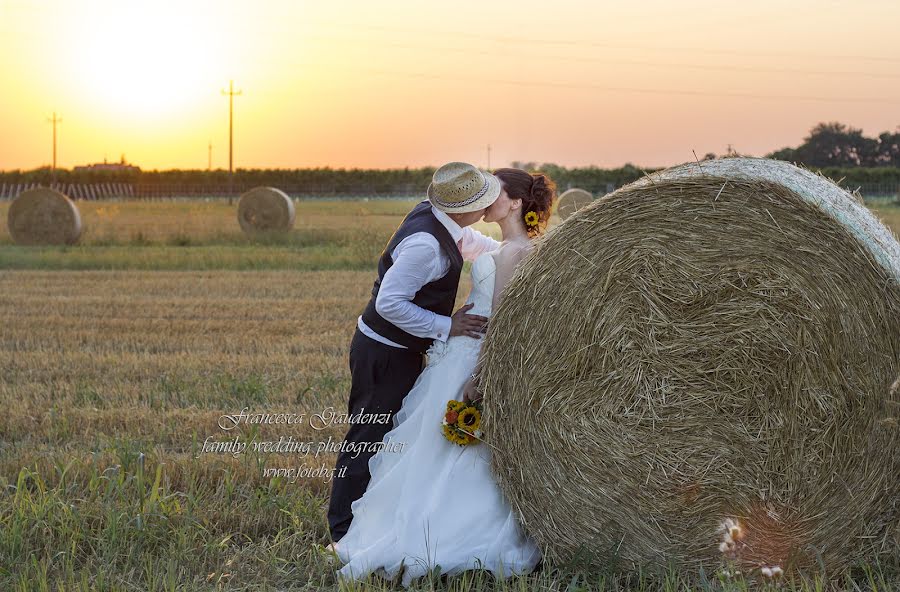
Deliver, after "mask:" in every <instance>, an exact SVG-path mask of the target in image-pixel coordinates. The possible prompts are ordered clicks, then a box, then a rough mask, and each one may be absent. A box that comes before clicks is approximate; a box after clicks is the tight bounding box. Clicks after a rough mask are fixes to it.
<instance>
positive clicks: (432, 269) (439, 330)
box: [375, 233, 451, 341]
mask: <svg viewBox="0 0 900 592" xmlns="http://www.w3.org/2000/svg"><path fill="white" fill-rule="evenodd" d="M440 255H441V253H440V246H439V245H438V242H437V240H436V239H435V238H434V237H433V236H431V235H430V234H427V233H415V234H412V235H410V236H408V237H406V238H404V239H403V240H402V241H400V243H399V244H398V245H397V246H396V247H395V248H394V257H393V259H394V262H393V264H392V265H391V267H390V268H389V269H388V270H387V271H386V272H385V273H384V277H382V278H381V286H380V287H379V289H378V296H377V297H376V298H375V310H376V311H377V312H378V314H379V315H381V316H382V317H383V318H384V319H385V320H386V321H388V322H390V323H391V324H393V325H395V326H396V327H398V328H400V329H403V330H404V331H406V332H407V333H409V334H410V335H415V336H416V337H424V338H430V339H437V340H440V341H445V340H446V339H447V337H449V334H450V324H451V318H450V317H448V316H444V315H439V314H437V313H435V312H433V311H430V310H427V309H424V308H422V307H421V306H418V305H416V304H413V302H412V299H413V298H415V296H416V293H417V292H418V291H419V290H420V289H421V288H422V286H424V285H425V284H427V283H429V282H433V281H434V280H436V279H438V278H439V277H441V271H443V270H442V269H441V264H440Z"/></svg>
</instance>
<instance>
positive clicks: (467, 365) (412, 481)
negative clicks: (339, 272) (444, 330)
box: [335, 253, 540, 586]
mask: <svg viewBox="0 0 900 592" xmlns="http://www.w3.org/2000/svg"><path fill="white" fill-rule="evenodd" d="M495 271H496V264H495V261H494V257H493V256H492V255H491V254H490V253H482V254H481V255H480V256H478V257H477V258H476V259H475V261H474V262H473V263H472V290H471V292H470V293H469V298H468V299H467V301H466V302H467V303H469V302H473V303H474V304H475V306H474V307H472V309H471V310H469V311H468V314H478V315H484V316H489V315H490V312H491V300H492V298H493V293H494V274H495ZM481 339H483V338H480V339H476V338H473V337H467V336H462V335H460V336H455V337H450V338H449V339H447V341H446V342H441V341H437V340H435V342H434V344H433V345H432V346H431V348H429V350H428V364H427V365H426V366H425V368H424V369H423V370H422V373H421V374H420V375H419V377H418V379H417V380H416V382H415V384H414V386H413V388H412V390H410V392H409V394H407V395H406V397H405V398H404V400H403V404H402V406H401V408H400V411H399V412H397V413H396V414H395V415H394V424H393V426H394V427H393V429H392V430H391V431H389V432H388V433H387V434H386V435H385V437H384V441H385V442H387V441H388V440H390V441H391V442H394V443H400V442H402V443H404V445H403V448H402V451H400V452H395V451H391V449H390V448H388V447H385V448H383V449H381V450H380V451H379V452H377V453H376V454H375V455H374V456H373V457H372V458H371V459H370V460H369V472H370V473H371V480H370V481H369V485H368V488H367V489H366V492H365V494H364V495H363V496H362V497H361V498H359V499H358V500H356V501H354V502H353V504H352V505H351V510H352V511H353V521H352V522H351V524H350V529H349V530H348V531H347V533H346V534H345V535H344V536H343V537H342V538H341V539H340V541H339V542H338V550H337V554H338V557H339V558H340V560H341V562H342V563H343V567H341V568H340V569H339V570H337V572H336V574H335V575H336V576H337V577H338V578H343V579H349V580H359V579H364V578H365V577H366V576H367V575H368V574H370V573H373V572H377V573H378V574H379V575H381V576H382V577H386V578H388V579H394V578H395V577H396V575H397V574H398V572H400V571H401V566H402V567H403V570H402V571H403V575H402V579H401V583H402V584H403V586H409V585H410V583H411V582H412V580H413V579H415V578H416V577H419V576H423V575H426V574H427V573H429V572H433V571H434V568H435V566H437V565H440V572H441V573H446V574H450V575H454V574H458V573H461V572H463V571H465V570H468V569H479V568H484V569H487V570H490V571H492V572H493V573H494V574H495V575H496V576H499V577H508V576H510V575H513V574H522V573H528V572H530V571H532V570H533V569H534V567H535V565H536V564H537V563H538V561H539V559H540V550H539V548H538V547H537V545H536V544H535V543H534V541H533V540H532V539H531V538H529V537H528V536H527V535H526V534H525V533H524V531H523V530H522V527H521V525H520V524H519V521H518V519H517V516H516V513H515V512H514V511H513V510H512V508H511V507H510V505H509V503H508V502H507V501H506V499H505V498H504V497H503V495H502V494H501V492H500V489H499V487H498V486H497V483H496V481H495V478H494V475H493V473H492V472H491V468H490V448H489V446H488V445H487V444H485V443H477V444H471V445H469V446H459V445H457V444H453V443H452V442H450V441H449V440H447V439H446V438H445V437H444V434H443V432H442V431H441V420H442V419H443V417H444V413H445V412H446V406H447V401H448V400H450V399H457V400H462V388H463V386H464V384H465V382H466V380H467V379H468V378H469V376H470V375H471V373H472V370H473V369H474V367H475V363H476V361H477V359H478V353H479V351H480V348H481Z"/></svg>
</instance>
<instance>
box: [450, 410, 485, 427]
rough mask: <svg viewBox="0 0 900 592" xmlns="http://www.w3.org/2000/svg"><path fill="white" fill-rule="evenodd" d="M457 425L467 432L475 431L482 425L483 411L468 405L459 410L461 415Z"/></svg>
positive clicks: (457, 419)
mask: <svg viewBox="0 0 900 592" xmlns="http://www.w3.org/2000/svg"><path fill="white" fill-rule="evenodd" d="M456 425H458V426H459V427H461V428H462V429H464V430H466V431H467V432H475V430H477V429H478V428H479V427H481V412H480V411H478V409H475V408H474V407H466V408H465V409H463V410H462V411H460V412H459V417H458V418H456Z"/></svg>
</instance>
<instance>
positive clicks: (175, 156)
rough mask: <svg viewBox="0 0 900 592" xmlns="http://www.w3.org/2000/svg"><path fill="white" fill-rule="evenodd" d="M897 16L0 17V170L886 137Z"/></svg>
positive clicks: (438, 157) (167, 7)
mask: <svg viewBox="0 0 900 592" xmlns="http://www.w3.org/2000/svg"><path fill="white" fill-rule="evenodd" d="M897 23H900V2H897V0H890V1H889V0H884V1H875V0H860V1H858V2H853V3H851V2H830V1H827V0H815V1H806V0H804V1H789V0H780V1H778V2H775V1H770V0H756V1H754V2H742V3H740V4H738V3H734V2H723V1H722V0H717V1H715V2H684V1H683V2H663V1H652V2H651V1H639V0H635V1H634V2H627V3H626V2H600V1H584V2H569V1H564V0H556V1H554V2H547V1H544V2H534V3H526V2H521V1H520V2H510V1H502V2H501V1H484V0H482V1H480V2H463V1H455V2H442V3H437V2H422V1H421V0H420V1H417V2H412V1H410V2H393V1H391V2H387V1H376V0H368V1H365V2H363V1H347V0H344V1H336V2H325V1H321V2H303V1H299V0H258V1H255V2H247V1H240V2H239V1H230V0H217V1H215V2H212V1H209V2H207V1H205V0H204V1H194V0H179V1H177V2H176V1H169V0H152V1H148V2H135V1H129V0H118V1H116V2H112V1H105V0H104V1H100V0H79V1H77V2H76V1H61V0H42V1H37V0H0V55H2V60H0V89H2V92H0V170H9V169H16V168H22V169H31V168H36V167H39V166H43V165H48V164H49V163H50V161H51V158H52V151H51V139H52V128H51V124H50V123H48V121H47V119H48V118H49V117H50V116H51V115H52V113H53V112H54V111H56V112H57V114H58V116H60V117H61V118H62V123H60V124H59V130H58V134H59V135H58V141H59V146H58V165H59V166H61V167H65V168H70V167H72V166H74V165H79V164H86V163H91V162H102V161H103V159H104V157H106V158H107V159H108V160H110V161H118V160H119V158H120V156H121V155H122V154H124V155H125V157H126V159H127V160H128V161H129V162H132V163H134V164H136V165H138V166H140V167H141V168H143V169H154V168H159V169H165V168H203V169H205V168H206V167H207V144H208V143H209V142H212V144H213V149H212V160H213V167H214V168H218V167H222V168H227V166H228V98H227V97H225V96H222V94H221V92H220V91H221V89H223V88H227V87H228V81H229V79H234V81H235V88H236V89H240V90H242V91H243V94H242V95H241V96H239V97H236V98H235V132H234V137H235V148H234V150H235V152H234V155H235V156H234V158H235V167H236V168H238V167H239V168H251V167H260V168H265V167H278V168H298V167H301V168H302V167H312V166H332V167H353V166H356V167H403V166H423V165H439V164H441V163H443V162H446V161H450V160H465V161H469V162H472V163H475V164H477V165H479V166H482V167H483V166H486V164H487V162H486V160H487V149H486V146H487V145H488V144H490V145H491V146H492V152H491V166H492V167H497V166H504V165H507V164H509V163H510V162H511V161H514V160H520V161H536V162H555V163H557V164H562V165H566V166H583V165H590V164H594V165H598V166H602V167H613V166H621V165H623V164H625V163H626V162H631V163H634V164H638V165H641V166H645V167H657V166H669V165H672V164H678V163H681V162H685V161H687V160H692V159H693V153H692V150H693V151H696V153H697V154H698V155H699V156H701V157H702V156H703V154H705V153H707V152H716V153H718V154H722V153H724V152H725V150H726V147H727V145H728V144H732V145H733V146H734V148H735V149H736V150H737V151H738V152H740V153H742V154H752V155H763V154H765V153H766V152H769V151H771V150H774V149H777V148H781V147H784V146H794V145H797V144H799V143H800V142H801V141H802V138H803V137H804V136H805V135H806V134H807V133H808V131H809V129H810V128H811V127H812V126H814V125H815V124H816V123H818V122H820V121H840V122H843V123H847V124H850V125H852V126H854V127H859V128H862V129H863V131H864V132H865V133H866V134H867V135H875V134H877V133H879V132H882V131H889V130H894V129H896V128H897V127H898V125H900V43H898V35H900V29H898V25H897Z"/></svg>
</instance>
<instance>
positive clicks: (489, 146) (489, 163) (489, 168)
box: [487, 144, 491, 171]
mask: <svg viewBox="0 0 900 592" xmlns="http://www.w3.org/2000/svg"><path fill="white" fill-rule="evenodd" d="M487 152H488V165H487V170H488V171H490V170H491V145H490V144H488V151H487Z"/></svg>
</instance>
